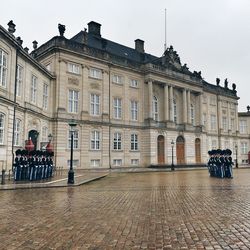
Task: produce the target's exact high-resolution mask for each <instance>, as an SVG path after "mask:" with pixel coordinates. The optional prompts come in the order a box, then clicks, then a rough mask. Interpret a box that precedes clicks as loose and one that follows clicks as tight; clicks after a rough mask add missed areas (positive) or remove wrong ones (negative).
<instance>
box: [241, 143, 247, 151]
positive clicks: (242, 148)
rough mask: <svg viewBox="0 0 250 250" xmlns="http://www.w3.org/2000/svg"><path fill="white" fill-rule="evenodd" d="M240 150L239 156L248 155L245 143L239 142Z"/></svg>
mask: <svg viewBox="0 0 250 250" xmlns="http://www.w3.org/2000/svg"><path fill="white" fill-rule="evenodd" d="M240 148H241V154H247V153H248V146H247V142H241V144H240Z"/></svg>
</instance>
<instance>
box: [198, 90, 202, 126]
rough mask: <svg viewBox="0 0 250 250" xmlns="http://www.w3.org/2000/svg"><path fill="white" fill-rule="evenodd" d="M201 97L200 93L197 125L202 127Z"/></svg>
mask: <svg viewBox="0 0 250 250" xmlns="http://www.w3.org/2000/svg"><path fill="white" fill-rule="evenodd" d="M202 97H203V94H202V93H200V95H199V106H200V107H199V115H200V117H199V118H200V119H199V125H202V122H203V121H202V118H203V117H202V116H203V113H202Z"/></svg>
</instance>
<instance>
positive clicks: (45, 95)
mask: <svg viewBox="0 0 250 250" xmlns="http://www.w3.org/2000/svg"><path fill="white" fill-rule="evenodd" d="M48 97H49V86H48V84H47V83H44V84H43V108H44V109H47V108H48Z"/></svg>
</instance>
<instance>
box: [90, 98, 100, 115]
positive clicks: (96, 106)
mask: <svg viewBox="0 0 250 250" xmlns="http://www.w3.org/2000/svg"><path fill="white" fill-rule="evenodd" d="M90 114H91V115H100V96H99V95H96V94H91V95H90Z"/></svg>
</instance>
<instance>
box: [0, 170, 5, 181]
mask: <svg viewBox="0 0 250 250" xmlns="http://www.w3.org/2000/svg"><path fill="white" fill-rule="evenodd" d="M1 184H2V185H4V184H5V169H2V180H1Z"/></svg>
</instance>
